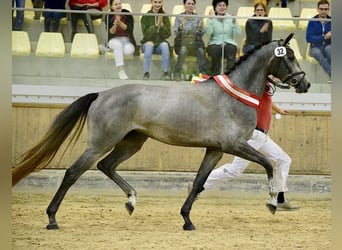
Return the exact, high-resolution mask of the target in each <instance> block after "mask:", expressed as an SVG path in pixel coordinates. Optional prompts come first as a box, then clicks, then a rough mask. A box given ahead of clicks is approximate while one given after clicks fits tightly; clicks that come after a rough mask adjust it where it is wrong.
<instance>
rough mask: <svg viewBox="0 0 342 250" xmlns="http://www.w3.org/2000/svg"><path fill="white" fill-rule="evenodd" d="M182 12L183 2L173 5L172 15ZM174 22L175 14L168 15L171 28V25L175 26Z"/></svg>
mask: <svg viewBox="0 0 342 250" xmlns="http://www.w3.org/2000/svg"><path fill="white" fill-rule="evenodd" d="M182 12H184V5H183V4H177V5H175V6H173V9H172V15H178V14H180V13H182ZM175 22H176V16H171V17H170V24H171V29H173V27H174V26H175Z"/></svg>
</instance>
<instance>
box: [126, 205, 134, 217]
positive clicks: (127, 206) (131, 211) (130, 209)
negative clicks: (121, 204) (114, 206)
mask: <svg viewBox="0 0 342 250" xmlns="http://www.w3.org/2000/svg"><path fill="white" fill-rule="evenodd" d="M125 206H126V209H127V212H128V213H129V215H131V214H132V213H133V211H134V206H132V204H131V203H130V202H126V204H125Z"/></svg>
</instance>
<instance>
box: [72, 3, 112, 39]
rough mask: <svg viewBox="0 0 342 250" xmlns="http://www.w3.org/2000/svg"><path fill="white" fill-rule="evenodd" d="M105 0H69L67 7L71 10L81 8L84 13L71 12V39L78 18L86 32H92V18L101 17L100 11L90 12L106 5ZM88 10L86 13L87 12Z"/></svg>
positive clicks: (75, 29)
mask: <svg viewBox="0 0 342 250" xmlns="http://www.w3.org/2000/svg"><path fill="white" fill-rule="evenodd" d="M107 3H108V2H107V0H69V7H70V9H71V10H82V11H85V12H86V13H71V29H72V33H71V41H72V40H73V38H74V36H75V34H76V33H77V22H78V19H82V21H83V23H84V25H85V27H86V29H87V31H88V33H94V25H93V22H92V21H93V20H94V19H99V18H101V17H102V14H101V13H98V14H97V13H90V12H94V11H95V12H100V11H102V10H103V8H104V7H106V5H107ZM87 12H88V13H87Z"/></svg>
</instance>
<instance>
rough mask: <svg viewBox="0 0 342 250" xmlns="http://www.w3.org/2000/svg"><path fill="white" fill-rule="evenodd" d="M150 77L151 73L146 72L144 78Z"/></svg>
mask: <svg viewBox="0 0 342 250" xmlns="http://www.w3.org/2000/svg"><path fill="white" fill-rule="evenodd" d="M149 78H150V73H148V72H145V74H144V77H143V80H148V79H149Z"/></svg>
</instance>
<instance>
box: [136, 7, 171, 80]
mask: <svg viewBox="0 0 342 250" xmlns="http://www.w3.org/2000/svg"><path fill="white" fill-rule="evenodd" d="M151 4H152V7H151V9H150V10H149V11H148V12H147V13H158V14H164V13H165V11H164V10H163V0H151ZM140 23H141V30H142V33H143V39H142V40H141V44H142V46H141V50H142V52H143V53H144V76H143V79H144V80H148V79H149V78H150V67H151V61H152V54H161V56H162V70H163V79H164V80H169V79H170V76H169V65H170V46H169V43H168V41H167V40H166V39H167V38H169V37H170V36H171V28H170V26H171V24H170V19H169V17H167V16H162V15H155V16H152V15H143V16H142V17H141V20H140Z"/></svg>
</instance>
